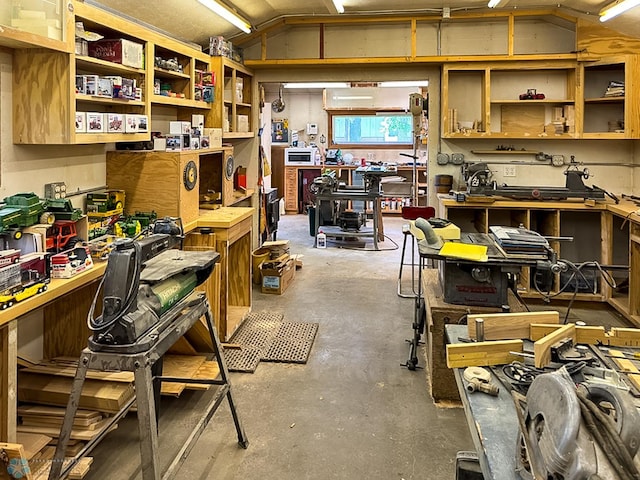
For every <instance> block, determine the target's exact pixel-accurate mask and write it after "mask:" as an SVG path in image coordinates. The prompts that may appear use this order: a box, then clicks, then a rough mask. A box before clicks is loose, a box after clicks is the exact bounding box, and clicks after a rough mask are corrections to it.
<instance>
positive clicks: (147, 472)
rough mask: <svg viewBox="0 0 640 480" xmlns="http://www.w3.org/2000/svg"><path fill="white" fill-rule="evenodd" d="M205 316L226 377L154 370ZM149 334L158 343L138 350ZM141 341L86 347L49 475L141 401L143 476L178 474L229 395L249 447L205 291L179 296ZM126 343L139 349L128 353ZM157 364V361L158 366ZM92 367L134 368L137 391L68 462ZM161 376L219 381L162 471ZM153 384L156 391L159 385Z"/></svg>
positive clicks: (148, 479) (52, 478)
mask: <svg viewBox="0 0 640 480" xmlns="http://www.w3.org/2000/svg"><path fill="white" fill-rule="evenodd" d="M202 316H204V317H205V318H206V321H207V326H208V327H209V332H210V333H211V342H212V344H213V347H214V351H215V356H216V360H217V363H218V367H219V369H220V377H221V379H220V380H217V379H185V378H176V377H161V376H157V375H156V376H154V373H157V372H154V370H155V369H156V368H157V366H158V365H161V361H162V356H163V355H164V354H165V352H166V351H167V350H168V349H169V348H170V347H171V346H172V345H173V344H174V343H175V342H176V341H177V340H178V339H179V338H180V337H181V336H182V335H184V334H185V333H186V332H187V330H189V329H190V328H191V326H193V324H194V323H195V322H196V321H198V320H199V319H200V318H201V317H202ZM150 338H152V339H153V340H154V341H153V345H152V346H151V347H150V348H148V349H145V350H144V351H140V352H136V344H138V343H140V344H143V345H144V344H145V342H149V339H150ZM136 344H133V345H113V346H108V345H105V346H104V349H102V351H92V350H90V349H89V348H85V349H84V350H83V351H82V354H81V356H80V361H79V363H78V369H77V371H76V376H75V379H74V381H73V387H72V390H71V394H70V396H69V402H68V404H67V410H66V412H65V417H64V421H63V424H62V429H61V430H60V438H59V439H58V445H57V447H56V453H55V456H54V459H53V462H52V466H51V471H50V472H49V480H56V479H61V478H66V477H67V475H68V474H69V473H70V471H71V469H72V468H73V467H74V465H75V464H76V462H77V461H78V460H79V459H81V458H82V457H84V456H86V455H87V454H88V453H89V452H91V450H93V448H94V447H95V446H96V445H97V444H98V442H100V440H101V439H102V438H103V437H104V436H105V435H106V434H107V433H108V432H109V431H110V429H111V427H112V426H113V425H115V424H116V423H117V422H118V421H119V420H120V419H121V418H122V417H124V415H125V414H126V413H127V411H128V410H129V409H130V408H131V406H132V405H133V403H134V402H136V401H137V410H138V411H137V414H138V425H139V431H140V457H141V465H142V478H143V479H144V480H159V479H160V478H162V479H169V478H173V476H174V475H175V474H176V472H177V471H178V469H179V468H180V466H181V465H182V463H183V462H184V460H185V459H186V458H187V456H188V455H189V452H190V451H191V449H192V448H193V446H194V445H195V442H196V441H197V440H198V438H199V437H200V435H201V433H202V432H203V431H204V429H205V427H206V426H207V424H208V423H209V420H211V418H212V417H213V414H214V413H215V411H216V410H217V409H218V407H219V406H220V404H221V403H222V400H223V399H224V397H226V398H227V400H228V401H229V407H230V409H231V415H232V417H233V422H234V424H235V427H236V432H237V434H238V443H239V444H240V446H241V447H242V448H247V447H248V445H249V441H248V440H247V436H246V435H245V433H244V429H243V428H242V425H241V423H240V419H239V417H238V413H237V411H236V407H235V403H234V400H233V396H232V393H231V384H230V382H229V371H228V370H227V365H226V363H225V361H224V357H223V356H222V347H221V345H220V341H219V339H218V333H217V331H216V329H215V326H214V324H213V317H212V314H211V308H210V306H209V302H208V300H207V297H206V295H205V294H203V293H200V292H193V293H192V294H191V295H189V296H188V297H187V298H185V299H184V300H182V301H181V302H179V303H178V304H177V305H176V306H174V307H173V308H172V309H171V310H169V311H168V312H167V313H166V314H165V315H164V318H163V319H162V320H161V322H159V326H158V328H156V329H153V332H151V333H149V334H146V335H144V336H142V337H141V338H140V339H139V341H138V342H136ZM127 349H128V350H129V351H133V352H136V353H123V352H124V351H125V350H127ZM154 366H156V367H155V368H154ZM89 369H95V370H103V371H130V372H134V376H135V390H136V396H135V397H133V398H131V399H130V400H129V401H128V402H127V404H126V405H124V406H123V408H122V409H121V410H120V411H119V412H118V413H117V414H116V415H114V416H113V417H112V419H111V422H110V423H109V424H108V425H106V426H105V427H104V428H103V429H102V430H101V431H100V433H99V434H98V435H97V436H96V437H95V438H94V439H93V440H91V441H90V442H88V443H87V445H85V447H84V448H83V449H82V450H81V451H80V452H79V453H78V454H77V455H76V456H75V457H74V458H73V459H72V461H70V462H68V463H65V464H64V465H63V460H64V453H65V451H66V449H67V444H68V442H69V438H70V436H71V430H72V428H73V420H74V417H75V414H76V411H77V409H78V405H79V402H80V394H81V393H82V387H83V384H84V381H85V378H86V376H87V370H89ZM160 382H178V383H184V382H189V383H203V384H207V385H219V386H220V388H218V390H217V391H216V393H215V395H214V396H213V398H212V399H211V400H210V401H209V403H208V405H207V406H206V408H205V409H204V411H203V413H202V416H201V418H200V420H199V421H198V422H197V423H196V425H195V427H194V429H193V430H192V432H191V433H190V434H189V437H188V438H187V440H186V442H185V444H184V445H183V446H182V447H181V448H180V451H179V452H178V454H177V455H176V456H175V458H174V459H173V461H172V462H171V464H170V465H169V467H168V468H167V470H166V471H165V473H164V474H163V475H162V476H161V474H160V470H159V465H158V458H159V454H158V423H157V406H156V400H157V398H158V394H159V391H158V390H159V386H160ZM154 388H155V389H156V391H154Z"/></svg>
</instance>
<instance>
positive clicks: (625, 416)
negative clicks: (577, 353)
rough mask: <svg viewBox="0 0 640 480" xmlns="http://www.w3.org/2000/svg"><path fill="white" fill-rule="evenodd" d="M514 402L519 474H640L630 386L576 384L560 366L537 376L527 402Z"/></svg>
mask: <svg viewBox="0 0 640 480" xmlns="http://www.w3.org/2000/svg"><path fill="white" fill-rule="evenodd" d="M516 397H517V396H516ZM516 400H517V398H516ZM516 407H517V408H516V411H517V413H518V420H519V423H520V431H521V434H520V442H519V445H518V449H517V453H516V461H517V464H518V465H519V468H518V472H519V474H520V477H521V478H523V479H526V480H534V479H552V478H553V479H560V478H566V479H569V478H571V479H595V478H599V479H605V478H606V479H627V478H629V479H631V478H639V476H640V474H639V473H638V469H637V467H636V465H635V464H634V457H635V455H636V453H637V452H638V447H640V431H639V430H638V425H639V424H640V423H639V422H640V414H639V413H638V410H637V408H636V406H635V405H634V404H633V402H632V400H631V397H630V396H629V395H627V392H626V391H623V390H619V389H617V388H615V387H613V386H610V385H606V384H596V383H591V382H581V383H578V385H577V386H576V380H574V379H573V378H572V377H571V376H570V375H569V374H568V373H567V370H566V369H565V368H562V369H560V370H558V371H556V372H553V373H544V374H541V375H538V376H537V377H535V379H534V380H533V382H532V383H531V386H530V387H529V389H528V392H527V395H526V406H524V408H523V406H522V402H521V401H519V400H517V401H516Z"/></svg>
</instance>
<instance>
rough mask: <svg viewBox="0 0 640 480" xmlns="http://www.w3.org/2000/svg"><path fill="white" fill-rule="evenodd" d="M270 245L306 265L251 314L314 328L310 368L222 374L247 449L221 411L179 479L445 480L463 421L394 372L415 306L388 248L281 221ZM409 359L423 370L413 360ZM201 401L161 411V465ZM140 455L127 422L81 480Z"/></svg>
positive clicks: (395, 232) (392, 233)
mask: <svg viewBox="0 0 640 480" xmlns="http://www.w3.org/2000/svg"><path fill="white" fill-rule="evenodd" d="M384 223H385V233H386V234H387V235H388V236H389V237H390V238H391V239H392V240H394V241H395V242H396V243H397V244H400V245H401V242H402V233H401V226H402V224H403V223H404V222H403V220H402V219H400V218H385V221H384ZM278 239H289V240H290V241H291V251H292V253H301V254H304V267H303V268H302V269H301V270H298V272H297V273H296V278H295V280H294V282H293V284H292V285H291V287H290V288H289V289H288V290H287V291H286V292H285V294H284V295H281V296H277V295H265V294H262V293H261V292H260V291H259V288H258V287H255V288H254V297H253V310H254V311H256V312H259V311H269V312H279V313H282V314H284V320H285V321H304V322H318V323H319V330H318V334H317V337H316V340H315V343H314V346H313V349H312V351H311V355H310V358H309V361H308V362H307V364H305V365H293V364H273V363H264V362H262V363H261V364H260V365H259V366H258V368H257V370H256V372H255V373H254V374H246V373H234V374H232V375H231V381H232V384H233V391H234V395H235V399H236V403H237V406H238V411H239V414H240V416H241V420H242V422H243V424H244V428H245V430H246V433H247V436H248V438H249V442H250V445H249V448H248V449H247V450H243V449H241V448H240V447H239V446H238V444H237V438H236V432H235V429H234V426H233V422H232V419H231V416H230V414H229V408H228V405H227V403H226V402H224V403H223V404H222V407H221V409H220V410H219V411H218V412H217V413H216V415H215V416H214V418H213V419H212V421H211V422H210V424H209V426H208V427H207V429H206V430H205V431H204V433H203V434H202V436H201V437H200V440H199V442H198V443H197V445H196V446H195V448H194V449H193V451H192V452H191V454H190V456H189V457H188V458H187V460H186V461H185V463H184V465H183V467H182V468H181V470H180V472H179V474H178V477H177V478H188V479H194V480H195V479H197V480H204V479H225V480H226V479H243V480H252V479H261V480H263V479H278V480H287V479H292V480H293V479H295V480H300V479H365V478H368V479H385V480H386V479H406V480H410V479H427V480H429V479H434V480H435V479H447V478H451V479H452V478H454V473H455V468H454V467H455V455H456V452H457V451H459V450H469V449H472V448H473V445H472V442H471V438H470V436H469V433H468V428H467V423H466V420H465V417H464V412H463V410H462V409H461V408H442V407H438V406H435V405H434V404H433V402H432V400H431V398H430V396H429V393H428V391H429V390H428V379H427V376H426V373H425V370H417V371H409V370H407V369H406V368H404V367H401V366H400V364H401V363H403V362H405V361H406V360H407V356H408V344H407V343H405V339H407V338H409V337H410V335H411V333H412V330H411V322H412V320H413V309H412V307H413V301H412V300H410V299H402V298H399V297H398V296H397V295H396V278H397V271H398V270H397V269H398V264H399V258H400V250H398V249H393V248H394V245H393V243H392V241H391V240H389V239H388V240H386V241H385V242H383V243H381V244H380V248H382V249H384V250H383V251H362V250H347V249H344V248H338V247H336V246H335V244H331V243H330V244H329V248H327V249H326V250H321V249H314V248H312V247H313V238H312V237H311V236H310V235H309V224H308V219H307V217H306V216H303V215H296V216H285V217H282V218H281V221H280V225H279V231H278ZM368 248H371V245H370V244H369V245H368ZM589 310H590V309H589V308H587V309H585V312H589ZM594 314H595V315H596V316H597V317H602V316H603V313H602V311H594ZM607 315H608V313H607ZM572 317H573V315H572ZM612 322H613V323H616V322H617V320H616V319H615V318H614V319H613V320H612ZM589 323H590V322H589ZM419 358H420V364H421V365H424V352H423V351H422V350H421V351H420V353H419ZM207 395H208V394H206V393H205V394H203V393H196V392H186V393H184V394H183V395H182V396H181V397H180V398H178V399H172V398H163V399H162V417H161V422H160V442H161V463H162V464H163V465H165V466H166V465H168V464H169V462H170V461H171V459H172V458H173V455H174V453H175V452H176V451H177V449H178V448H179V446H180V445H181V443H182V442H183V441H184V439H185V438H186V435H187V434H188V432H189V430H190V428H191V427H192V426H193V424H194V422H195V421H196V420H197V412H198V410H199V409H200V408H201V406H202V405H203V404H204V402H205V400H206V397H207ZM138 448H139V447H138V432H137V421H136V418H135V415H128V417H127V418H126V419H125V420H124V421H123V422H122V423H121V424H120V426H119V428H118V429H117V430H116V431H114V432H112V433H110V434H109V435H108V436H107V438H105V440H104V441H103V442H102V443H101V444H100V445H99V446H98V447H97V449H96V450H95V451H94V455H93V456H94V457H95V460H94V465H93V467H92V469H91V472H90V474H89V475H88V476H87V477H86V478H87V479H88V480H97V479H106V478H109V479H129V478H141V474H140V469H139V454H138Z"/></svg>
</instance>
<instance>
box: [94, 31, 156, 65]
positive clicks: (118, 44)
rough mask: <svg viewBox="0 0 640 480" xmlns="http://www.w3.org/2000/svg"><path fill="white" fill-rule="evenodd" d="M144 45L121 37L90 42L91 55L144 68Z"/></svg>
mask: <svg viewBox="0 0 640 480" xmlns="http://www.w3.org/2000/svg"><path fill="white" fill-rule="evenodd" d="M142 51H143V46H142V45H141V44H139V43H135V42H132V41H131V40H126V39H124V38H119V39H115V40H98V41H96V42H89V56H90V57H94V58H99V59H101V60H106V61H108V62H113V63H120V64H122V65H126V66H128V67H133V68H144V60H143V52H142Z"/></svg>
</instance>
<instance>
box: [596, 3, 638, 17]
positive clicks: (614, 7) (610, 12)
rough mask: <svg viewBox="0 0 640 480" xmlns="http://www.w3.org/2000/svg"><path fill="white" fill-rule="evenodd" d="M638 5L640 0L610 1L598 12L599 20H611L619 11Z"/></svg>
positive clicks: (622, 11)
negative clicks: (610, 2) (609, 3)
mask: <svg viewBox="0 0 640 480" xmlns="http://www.w3.org/2000/svg"><path fill="white" fill-rule="evenodd" d="M638 5H640V0H622V1H621V2H615V3H612V4H611V5H609V6H608V7H607V8H605V9H603V10H602V11H601V12H600V21H601V22H606V21H607V20H611V19H612V18H613V17H617V16H618V15H620V14H621V13H624V12H626V11H627V10H631V9H632V8H634V7H637V6H638Z"/></svg>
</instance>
